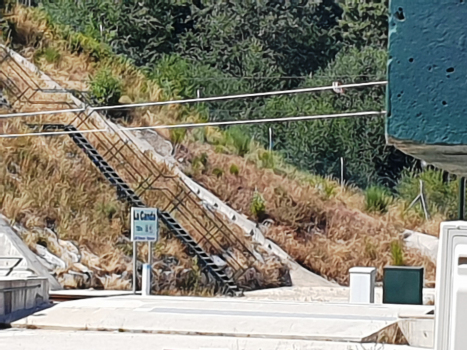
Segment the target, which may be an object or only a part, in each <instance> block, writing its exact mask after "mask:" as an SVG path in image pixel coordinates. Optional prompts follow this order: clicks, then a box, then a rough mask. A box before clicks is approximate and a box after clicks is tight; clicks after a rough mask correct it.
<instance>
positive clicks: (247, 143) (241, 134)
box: [224, 126, 251, 157]
mask: <svg viewBox="0 0 467 350" xmlns="http://www.w3.org/2000/svg"><path fill="white" fill-rule="evenodd" d="M224 136H225V140H224V143H225V145H227V146H233V147H234V148H235V152H236V153H237V154H238V155H239V156H241V157H243V156H244V155H245V154H247V153H248V152H250V150H251V137H250V136H249V135H248V134H247V133H246V132H245V131H244V130H242V129H241V128H239V127H235V126H234V127H231V128H229V129H228V130H227V131H226V132H225V134H224Z"/></svg>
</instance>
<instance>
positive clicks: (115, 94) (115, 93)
mask: <svg viewBox="0 0 467 350" xmlns="http://www.w3.org/2000/svg"><path fill="white" fill-rule="evenodd" d="M90 85H91V86H90V88H91V89H90V90H91V95H92V97H93V98H94V99H95V100H96V101H97V102H99V103H101V104H110V105H115V104H117V103H118V101H119V100H120V97H121V96H122V81H121V79H120V78H118V77H116V76H114V75H113V73H112V71H111V70H110V69H109V68H102V69H100V70H98V71H97V73H96V74H95V75H94V76H93V77H92V79H91V83H90Z"/></svg>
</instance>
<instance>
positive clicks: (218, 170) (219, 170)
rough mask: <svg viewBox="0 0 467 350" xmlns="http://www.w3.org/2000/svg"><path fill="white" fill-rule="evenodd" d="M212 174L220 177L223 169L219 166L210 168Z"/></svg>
mask: <svg viewBox="0 0 467 350" xmlns="http://www.w3.org/2000/svg"><path fill="white" fill-rule="evenodd" d="M212 174H213V175H215V176H216V177H217V178H219V177H222V175H224V170H222V169H220V168H214V169H213V170H212Z"/></svg>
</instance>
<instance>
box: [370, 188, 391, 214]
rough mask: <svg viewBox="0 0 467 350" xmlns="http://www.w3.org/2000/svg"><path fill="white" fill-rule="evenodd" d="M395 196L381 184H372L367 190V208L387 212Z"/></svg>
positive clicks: (372, 210)
mask: <svg viewBox="0 0 467 350" xmlns="http://www.w3.org/2000/svg"><path fill="white" fill-rule="evenodd" d="M392 201H393V198H392V196H391V194H390V193H389V191H388V190H387V189H386V188H384V187H381V186H371V187H369V188H368V189H367V190H366V191H365V210H366V211H369V212H379V213H386V212H387V211H388V208H389V205H391V203H392Z"/></svg>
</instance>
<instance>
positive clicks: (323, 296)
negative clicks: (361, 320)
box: [245, 287, 435, 305]
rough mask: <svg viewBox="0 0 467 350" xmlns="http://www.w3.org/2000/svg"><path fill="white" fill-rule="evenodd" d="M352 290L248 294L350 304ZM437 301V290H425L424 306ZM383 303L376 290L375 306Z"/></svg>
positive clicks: (308, 289) (248, 294) (299, 289)
mask: <svg viewBox="0 0 467 350" xmlns="http://www.w3.org/2000/svg"><path fill="white" fill-rule="evenodd" d="M349 296H350V290H349V288H347V287H337V288H336V287H282V288H272V289H264V290H257V291H252V292H246V293H245V298H246V299H249V300H265V301H294V302H331V303H345V304H347V303H348V302H349ZM434 301H435V290H434V289H432V288H424V289H423V303H424V305H432V304H433V303H434ZM382 303H383V289H382V288H381V287H376V288H375V304H382Z"/></svg>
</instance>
